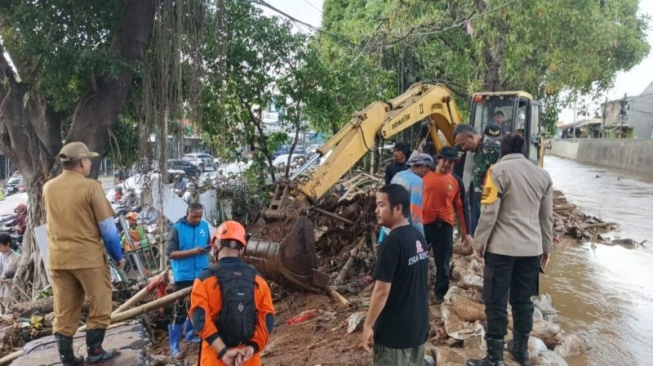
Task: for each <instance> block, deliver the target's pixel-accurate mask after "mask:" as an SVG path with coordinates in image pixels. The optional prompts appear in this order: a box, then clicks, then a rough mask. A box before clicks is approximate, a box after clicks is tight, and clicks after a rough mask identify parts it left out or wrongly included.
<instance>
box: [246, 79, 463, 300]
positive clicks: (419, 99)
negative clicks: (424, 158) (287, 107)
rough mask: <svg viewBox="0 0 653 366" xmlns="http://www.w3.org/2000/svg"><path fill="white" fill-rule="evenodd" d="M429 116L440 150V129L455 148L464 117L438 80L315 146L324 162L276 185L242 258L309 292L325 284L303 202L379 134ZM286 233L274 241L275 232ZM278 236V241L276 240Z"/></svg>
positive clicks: (380, 105) (369, 111) (359, 116)
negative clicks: (301, 178) (299, 178)
mask: <svg viewBox="0 0 653 366" xmlns="http://www.w3.org/2000/svg"><path fill="white" fill-rule="evenodd" d="M427 117H429V119H430V124H429V133H430V134H431V136H432V137H433V142H434V143H435V144H436V148H437V149H438V150H439V149H440V148H441V143H440V138H439V136H438V131H442V133H443V134H444V136H445V138H446V140H447V142H448V143H449V145H451V146H453V142H454V141H453V130H454V128H455V125H456V124H458V123H460V122H461V121H462V118H461V114H460V112H459V111H458V107H457V106H456V103H455V102H454V100H453V99H452V98H451V92H450V91H449V89H448V88H447V87H446V86H444V85H442V84H426V83H418V84H414V85H413V86H411V87H410V89H408V90H407V91H406V92H405V93H403V94H402V95H400V96H398V97H396V98H394V99H392V100H390V101H388V102H374V103H372V104H370V105H369V106H368V107H367V108H365V109H364V110H362V111H360V112H358V113H356V114H355V115H354V116H353V118H352V119H351V120H350V121H349V122H348V123H347V124H346V125H345V126H344V127H343V128H342V129H340V131H338V132H337V133H336V134H335V135H334V136H333V137H332V138H331V139H330V140H329V141H327V142H326V143H325V144H324V145H322V146H321V147H320V148H318V149H317V153H318V154H317V155H316V156H318V157H319V156H325V155H326V153H327V152H329V151H332V152H331V154H330V155H329V156H328V157H327V158H326V160H325V161H324V162H323V163H322V164H321V165H320V166H319V167H318V168H317V170H316V171H314V172H313V173H312V174H311V176H310V177H309V179H308V180H307V181H305V182H303V183H302V182H298V181H297V180H296V179H294V178H296V177H297V176H298V174H299V173H300V172H301V171H303V170H305V169H306V168H307V167H308V166H309V165H311V164H312V163H313V162H314V160H309V161H307V162H306V164H304V166H302V167H301V168H300V169H299V172H298V173H295V175H294V176H293V177H291V180H290V182H285V183H282V184H279V185H277V187H276V191H275V193H274V196H273V198H272V200H271V203H270V206H269V208H267V209H265V210H263V212H262V213H261V217H259V219H258V220H257V222H256V223H255V224H254V225H253V226H252V227H250V232H251V233H252V234H253V235H252V237H251V238H250V240H249V242H248V244H247V248H246V251H245V253H246V256H245V259H246V261H247V262H249V263H251V264H253V265H254V266H255V267H256V268H257V269H258V270H259V272H261V273H262V274H263V275H264V276H266V277H267V278H269V279H273V280H275V281H277V282H280V283H288V284H291V285H293V286H295V287H299V288H302V289H305V290H309V291H320V290H321V289H324V288H326V287H327V286H328V282H329V276H328V275H327V274H325V273H322V272H320V271H318V270H317V257H316V249H315V236H314V234H313V224H312V223H311V221H310V220H309V219H308V218H307V217H306V216H305V212H306V211H305V209H306V208H308V207H309V205H308V204H307V201H310V202H315V201H317V200H318V199H319V198H320V197H322V196H324V194H325V193H326V192H327V191H328V190H329V189H331V187H333V186H334V185H335V184H336V182H337V181H338V180H339V179H340V178H341V177H342V176H343V175H344V174H345V173H346V172H347V171H348V170H349V169H351V168H352V167H353V166H354V165H355V164H356V163H357V162H358V161H359V160H360V159H361V158H362V157H363V156H364V155H365V153H366V152H368V151H371V150H372V149H373V148H374V144H375V142H376V140H377V137H379V138H381V139H386V138H389V137H391V136H394V135H396V134H397V133H399V132H401V131H403V130H405V129H407V128H408V127H410V126H412V125H414V124H415V123H418V122H421V121H423V120H424V119H425V118H427ZM279 232H283V233H285V236H284V237H283V238H282V239H281V240H280V241H277V240H278V233H279ZM275 239H277V240H275Z"/></svg>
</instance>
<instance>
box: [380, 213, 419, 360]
mask: <svg viewBox="0 0 653 366" xmlns="http://www.w3.org/2000/svg"><path fill="white" fill-rule="evenodd" d="M428 258H429V252H428V247H427V246H426V240H425V239H424V236H423V235H422V233H420V232H419V231H417V229H415V228H414V227H413V226H412V225H406V226H401V227H399V228H396V229H394V230H392V231H391V232H390V234H389V235H388V236H387V237H386V238H385V239H383V244H381V246H380V250H379V254H378V257H377V259H376V264H375V266H374V272H373V273H372V277H373V278H374V279H375V280H380V281H383V282H390V283H392V286H391V287H390V294H389V295H388V301H387V302H386V304H385V307H384V308H383V310H381V314H380V315H379V318H378V319H377V320H376V323H375V324H374V343H376V344H380V345H382V346H386V347H390V348H413V347H418V346H420V345H422V344H424V342H426V338H427V336H428V332H429V306H428V293H429V291H428V283H427V280H428V270H429V264H428V263H429V261H428Z"/></svg>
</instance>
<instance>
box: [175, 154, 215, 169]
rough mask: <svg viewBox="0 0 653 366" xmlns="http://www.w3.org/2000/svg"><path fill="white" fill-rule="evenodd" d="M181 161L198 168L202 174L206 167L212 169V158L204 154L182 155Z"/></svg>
mask: <svg viewBox="0 0 653 366" xmlns="http://www.w3.org/2000/svg"><path fill="white" fill-rule="evenodd" d="M181 159H182V160H186V161H187V162H189V163H191V164H193V165H195V166H196V167H198V168H200V170H201V171H202V172H204V170H205V169H206V168H208V167H211V168H213V157H211V155H209V154H206V153H190V154H186V155H184V156H183V157H182V158H181Z"/></svg>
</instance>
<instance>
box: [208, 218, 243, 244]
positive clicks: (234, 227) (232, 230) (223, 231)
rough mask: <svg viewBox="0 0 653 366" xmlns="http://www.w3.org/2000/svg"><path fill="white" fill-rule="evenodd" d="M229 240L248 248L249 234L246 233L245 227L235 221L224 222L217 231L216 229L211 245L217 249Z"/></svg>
mask: <svg viewBox="0 0 653 366" xmlns="http://www.w3.org/2000/svg"><path fill="white" fill-rule="evenodd" d="M227 240H233V241H235V242H237V243H239V244H240V245H242V246H243V247H246V246H247V232H246V231H245V227H243V225H241V224H240V223H239V222H236V221H233V220H229V221H225V222H223V223H222V224H221V225H220V226H218V228H217V229H215V233H214V234H213V239H212V240H211V244H213V246H215V247H217V246H219V245H220V242H221V241H223V242H224V241H227Z"/></svg>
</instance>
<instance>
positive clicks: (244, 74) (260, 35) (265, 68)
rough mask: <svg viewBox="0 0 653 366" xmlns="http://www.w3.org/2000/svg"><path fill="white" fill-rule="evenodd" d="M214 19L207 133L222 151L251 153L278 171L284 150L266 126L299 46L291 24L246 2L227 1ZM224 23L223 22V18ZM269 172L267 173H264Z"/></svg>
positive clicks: (206, 91) (209, 49) (209, 56)
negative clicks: (277, 153) (277, 156)
mask: <svg viewBox="0 0 653 366" xmlns="http://www.w3.org/2000/svg"><path fill="white" fill-rule="evenodd" d="M219 5H220V6H221V8H222V9H223V10H224V12H223V13H221V12H220V11H219V9H220V8H219V9H217V11H216V13H215V14H214V16H212V17H211V19H209V21H208V23H209V25H208V26H207V29H210V30H211V31H210V32H209V33H208V37H207V44H206V50H205V53H206V59H207V60H209V61H208V63H207V70H206V78H205V80H206V83H205V88H204V92H203V102H204V109H203V114H202V128H203V129H204V130H205V131H206V132H207V133H208V134H209V135H210V136H212V139H213V143H214V145H216V146H217V147H218V150H227V151H230V152H231V155H232V157H233V152H235V151H236V150H242V149H243V148H244V147H249V148H250V149H252V150H255V151H260V152H261V154H256V155H257V156H258V157H259V158H260V159H262V160H265V161H267V164H268V165H272V160H271V158H270V155H271V153H272V152H274V150H276V148H277V147H278V146H279V144H280V142H279V139H278V138H274V137H272V138H271V137H268V136H267V135H266V134H265V131H264V127H263V124H262V117H263V111H264V109H265V108H266V107H267V105H268V103H269V102H271V101H272V97H273V95H274V94H275V92H276V90H275V85H276V82H277V81H278V80H280V79H281V78H282V77H283V75H284V74H285V73H287V66H288V62H289V61H290V59H291V58H292V55H293V54H294V46H295V45H296V43H297V40H296V39H295V37H296V36H295V35H294V34H293V33H292V31H291V26H290V24H288V23H284V22H282V21H280V20H279V19H278V18H269V17H265V16H263V15H262V11H261V9H259V8H257V7H254V6H253V5H252V3H251V2H250V1H246V0H224V1H222V2H221V4H219ZM221 17H222V18H221ZM263 171H265V170H263Z"/></svg>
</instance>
